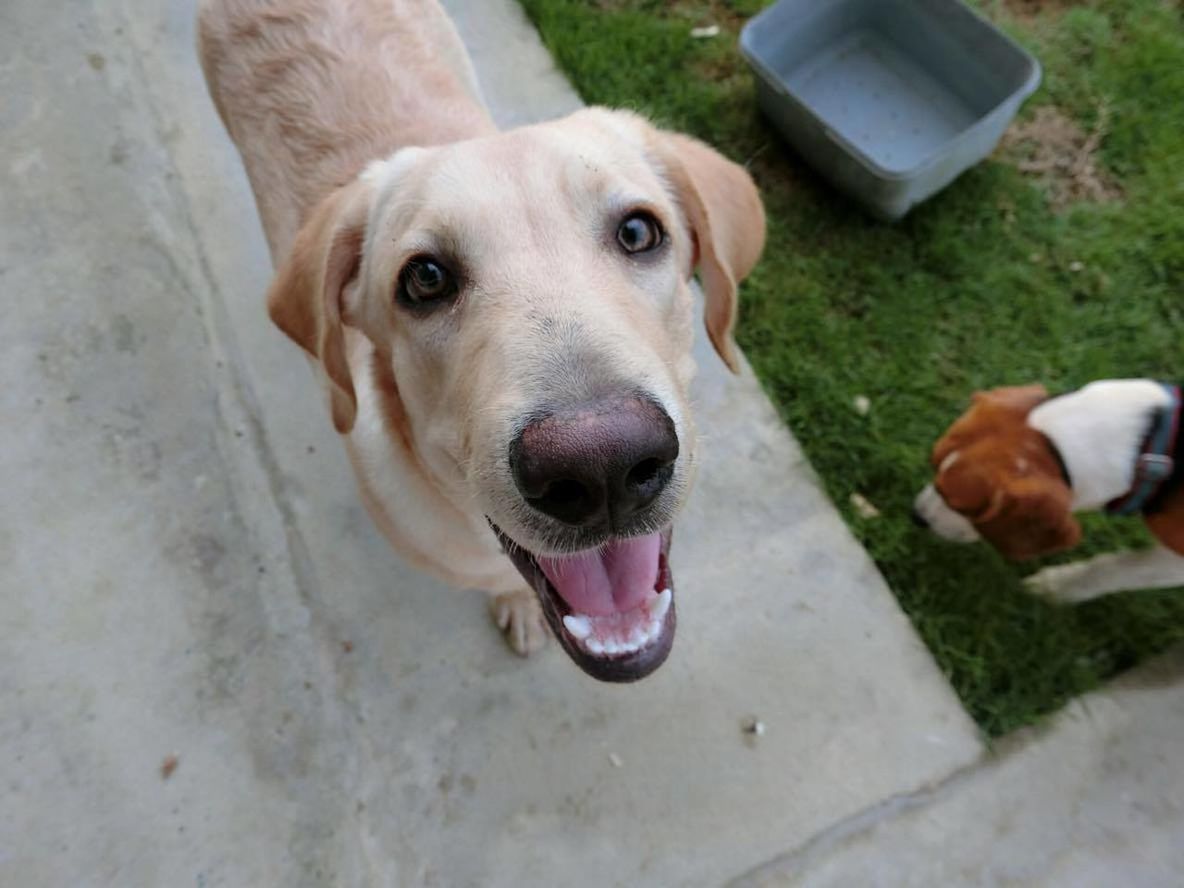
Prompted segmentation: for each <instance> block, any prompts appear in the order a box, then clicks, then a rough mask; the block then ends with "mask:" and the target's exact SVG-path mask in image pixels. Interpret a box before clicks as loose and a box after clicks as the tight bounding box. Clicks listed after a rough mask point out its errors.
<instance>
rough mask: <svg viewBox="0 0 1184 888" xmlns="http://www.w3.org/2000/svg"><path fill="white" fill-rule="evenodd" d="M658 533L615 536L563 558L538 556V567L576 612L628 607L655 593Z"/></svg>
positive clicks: (594, 612)
mask: <svg viewBox="0 0 1184 888" xmlns="http://www.w3.org/2000/svg"><path fill="white" fill-rule="evenodd" d="M661 545H662V539H661V535H660V534H657V533H651V534H650V535H649V536H643V537H633V538H632V539H627V540H614V541H613V542H611V543H609V544H608V545H607V546H604V547H603V548H601V549H597V550H593V551H590V552H581V553H580V554H579V555H570V556H567V557H564V558H547V557H543V556H540V557H539V559H538V563H539V567H540V568H542V571H543V573H544V574H545V575H546V577H547V579H548V580H550V581H551V585H552V586H554V587H555V591H556V592H558V593H559V595H560V596H561V597H562V598H563V600H564V601H566V602H567V604H568V607H570V608H571V609H572V611H573V612H575V613H577V614H588V616H592V617H599V616H607V615H609V614H615V613H624V612H625V611H631V610H633V609H634V608H635V607H637V606H638V605H639V604H641V603H642V602H643V601H645V600H646V599H647V598H648V597H649V596H651V595H653V594H654V583H656V582H657V580H658V552H659V549H660V547H661Z"/></svg>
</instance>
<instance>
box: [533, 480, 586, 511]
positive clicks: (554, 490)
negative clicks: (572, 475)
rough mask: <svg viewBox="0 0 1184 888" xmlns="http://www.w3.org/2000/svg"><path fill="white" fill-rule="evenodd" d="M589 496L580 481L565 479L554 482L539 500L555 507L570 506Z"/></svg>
mask: <svg viewBox="0 0 1184 888" xmlns="http://www.w3.org/2000/svg"><path fill="white" fill-rule="evenodd" d="M587 496H588V489H587V488H586V487H584V485H583V484H581V483H580V482H579V481H572V480H570V479H564V480H562V481H553V482H551V484H549V485H548V486H547V490H546V492H544V493H543V495H542V496H541V497H539V499H541V500H545V501H546V502H548V503H551V504H552V505H555V506H570V505H574V504H575V503H578V502H579V501H580V500H582V499H586V498H587Z"/></svg>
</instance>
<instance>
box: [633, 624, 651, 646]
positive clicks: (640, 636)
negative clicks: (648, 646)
mask: <svg viewBox="0 0 1184 888" xmlns="http://www.w3.org/2000/svg"><path fill="white" fill-rule="evenodd" d="M648 640H649V627H648V626H634V627H633V631H632V632H630V633H629V644H630V645H632V646H633V648H634V649H636V648H639V647H641V646H642V645H643V644H645V643H646V642H647V641H648Z"/></svg>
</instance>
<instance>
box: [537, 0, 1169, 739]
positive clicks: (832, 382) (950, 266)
mask: <svg viewBox="0 0 1184 888" xmlns="http://www.w3.org/2000/svg"><path fill="white" fill-rule="evenodd" d="M522 2H523V5H524V7H525V8H526V10H527V11H528V13H529V14H530V16H531V17H532V18H533V20H534V21H535V23H536V24H537V25H538V27H539V30H540V31H541V32H542V35H543V38H544V40H545V41H546V43H547V45H548V46H549V47H550V49H551V50H552V52H553V53H554V54H555V57H556V58H557V60H558V62H559V64H560V65H561V66H562V67H563V68H564V70H565V71H566V72H567V74H568V75H569V76H570V77H571V79H572V80H573V81H574V83H575V85H576V86H577V87H578V89H579V90H580V91H581V93H582V94H583V96H584V98H585V100H587V101H588V102H590V103H598V104H608V105H618V106H625V107H631V108H636V109H639V110H641V111H643V112H646V113H648V114H649V115H651V116H652V117H653V118H654V119H655V120H656V121H658V122H659V123H661V124H663V125H665V126H668V127H671V128H675V129H680V130H684V131H686V132H690V133H692V134H695V135H697V136H699V137H700V138H703V139H705V140H707V141H708V142H710V143H712V144H714V145H715V146H717V147H718V148H720V149H721V150H722V151H724V152H725V153H727V154H728V155H730V156H731V157H733V158H734V159H737V160H739V161H741V162H745V163H747V164H748V165H749V168H750V169H751V170H752V172H753V175H754V177H755V178H756V180H757V182H758V184H759V185H760V187H761V189H762V193H763V195H764V199H765V203H766V207H767V209H768V212H769V240H768V246H767V248H766V250H765V258H764V260H763V261H762V263H761V264H760V266H759V267H758V269H757V271H756V272H755V273H754V275H753V276H752V277H751V278H750V279H749V280H748V282H747V283H746V284H745V286H744V288H743V295H742V304H741V321H740V328H739V334H738V336H739V341H740V344H741V346H742V347H743V348H744V350H745V352H746V353H747V355H748V357H749V360H750V361H751V362H752V364H753V366H754V367H755V369H756V372H757V374H758V375H759V376H760V378H761V380H762V382H763V384H764V386H765V390H766V391H767V392H768V393H769V395H770V397H771V398H772V399H773V401H774V402H775V403H776V404H777V406H778V408H779V409H780V411H781V414H782V416H784V418H785V420H786V421H787V422H788V423H789V425H790V426H791V428H792V429H793V432H794V434H795V435H796V436H797V438H798V439H799V440H800V441H801V443H802V445H803V446H804V447H805V449H806V452H807V453H808V454H809V457H810V460H811V461H812V463H813V465H814V467H815V468H816V469H817V470H818V472H819V474H820V475H821V476H822V478H823V479H824V481H825V483H826V486H827V489H828V491H829V493H830V495H831V496H832V497H833V499H834V501H835V502H836V503H837V504H838V506H839V508H840V509H841V510H842V511H843V514H844V515H845V516H846V518H847V521H848V522H849V524H850V526H851V527H852V529H853V530H854V532H855V533H856V535H857V536H858V537H859V539H860V540H861V541H862V542H863V543H864V544H865V545H866V546H867V548H868V550H869V551H870V552H871V554H872V556H873V557H874V558H875V560H876V563H877V564H878V565H879V567H880V569H881V570H882V571H883V573H884V575H885V576H886V577H887V579H888V582H889V583H890V585H891V586H892V588H893V589H894V590H895V592H896V594H897V596H898V597H899V599H900V602H901V604H902V605H903V607H904V608H905V610H906V611H907V612H908V613H909V615H910V616H911V617H912V619H913V621H914V623H915V624H916V626H917V629H918V630H919V631H920V633H921V635H922V636H923V637H924V639H925V641H926V642H927V643H928V645H929V647H930V649H931V650H932V652H933V654H934V656H935V657H936V658H937V660H938V662H939V663H940V664H941V667H942V668H943V669H944V670H945V671H946V673H947V674H948V675H949V677H950V680H951V681H952V682H953V684H954V687H955V688H956V689H957V691H958V693H959V694H960V695H961V697H962V700H963V702H964V703H965V704H966V706H967V707H968V708H969V710H970V712H971V713H972V714H973V716H974V717H975V718H976V719H977V720H978V722H979V724H980V725H981V726H982V728H983V729H984V730H985V731H986V732H987V733H989V734H991V735H998V734H1001V733H1003V732H1005V731H1009V730H1011V729H1012V728H1015V727H1017V726H1019V725H1021V724H1024V723H1025V722H1029V721H1031V720H1032V719H1034V718H1036V717H1037V716H1039V715H1041V714H1042V713H1045V712H1048V711H1050V710H1052V709H1054V708H1056V707H1057V706H1059V705H1060V704H1061V703H1062V702H1064V701H1065V700H1066V699H1067V698H1068V697H1070V696H1072V695H1074V694H1078V693H1081V692H1082V691H1084V690H1087V689H1089V688H1091V687H1093V686H1094V685H1096V684H1097V683H1098V682H1099V681H1101V680H1102V679H1104V678H1106V677H1108V676H1110V675H1112V674H1114V673H1115V672H1117V671H1118V670H1120V669H1124V668H1126V667H1128V666H1130V665H1132V664H1133V663H1135V662H1136V661H1138V660H1140V659H1141V658H1143V657H1145V656H1147V655H1149V654H1152V653H1154V652H1156V651H1159V650H1161V649H1163V648H1164V647H1165V646H1167V645H1169V644H1170V643H1172V642H1175V641H1180V640H1184V595H1180V594H1178V593H1177V594H1173V593H1171V592H1147V593H1141V594H1129V595H1118V596H1114V597H1112V598H1110V599H1107V600H1101V601H1096V602H1092V603H1089V604H1087V605H1083V606H1080V607H1077V608H1054V607H1051V606H1048V605H1045V604H1043V603H1041V602H1040V601H1037V600H1035V599H1033V598H1031V597H1029V596H1027V595H1025V594H1024V593H1023V592H1022V590H1021V587H1020V580H1021V578H1022V576H1023V574H1024V573H1025V572H1027V571H1031V570H1033V569H1034V568H1035V567H1037V566H1039V565H1026V566H1023V567H1015V566H1011V565H1009V564H1007V563H1005V562H1004V561H1002V560H1001V559H1000V558H999V557H998V556H996V555H995V554H994V553H993V552H992V551H991V550H989V549H988V548H987V547H986V546H983V545H975V546H969V547H957V546H954V545H950V544H945V543H941V542H938V541H935V540H933V539H931V538H930V537H929V536H927V535H926V534H924V533H922V532H919V531H917V530H915V529H914V528H913V527H912V526H911V524H910V522H909V506H910V504H911V500H912V497H913V495H914V494H915V492H916V491H917V490H918V489H919V488H920V486H921V485H922V484H923V483H924V482H925V481H926V480H928V470H927V456H928V452H929V448H930V446H931V445H932V443H933V441H934V440H935V439H936V438H937V436H938V435H939V434H940V433H941V432H942V431H943V430H944V428H945V427H946V426H947V425H948V424H949V423H950V422H951V421H952V420H953V419H954V418H955V417H956V416H957V415H958V414H959V413H960V412H961V411H962V409H963V408H964V406H965V405H966V403H967V400H968V397H969V395H970V393H971V392H973V391H974V390H975V389H978V388H989V387H993V386H995V385H1001V384H1015V383H1025V382H1031V381H1042V382H1044V383H1045V384H1046V385H1047V386H1048V387H1049V388H1050V389H1052V390H1053V391H1063V390H1068V389H1071V388H1075V387H1077V386H1080V385H1082V384H1084V383H1086V382H1088V381H1090V380H1092V379H1098V378H1106V377H1123V376H1152V377H1159V378H1164V379H1181V378H1184V12H1182V11H1181V7H1180V6H1179V5H1178V4H1176V3H1173V2H1168V0H1095V2H1090V3H1071V2H1068V0H1059V2H1058V0H1044V2H1040V0H1007V2H1004V0H982V2H980V3H979V6H980V8H981V9H983V10H984V11H985V12H986V13H987V14H988V15H989V16H991V17H992V18H994V19H995V20H996V21H998V22H1000V23H1001V24H1002V25H1003V26H1004V27H1005V28H1006V29H1007V30H1008V31H1009V32H1011V33H1012V34H1014V35H1016V36H1017V37H1018V38H1019V39H1020V40H1021V41H1022V42H1023V43H1024V44H1025V45H1027V46H1028V47H1029V48H1031V49H1032V50H1033V51H1034V52H1035V53H1036V55H1037V56H1038V57H1039V58H1040V60H1041V62H1042V64H1043V65H1044V69H1045V80H1044V85H1043V86H1042V87H1041V89H1040V91H1039V92H1038V93H1037V94H1036V95H1035V97H1033V99H1032V100H1030V101H1029V103H1028V105H1027V106H1026V107H1025V109H1024V112H1023V114H1022V116H1021V125H1022V126H1023V127H1024V128H1023V129H1022V130H1021V131H1020V135H1021V136H1023V135H1025V134H1026V135H1027V136H1028V137H1029V138H1027V139H1024V138H1017V137H1015V136H1013V137H1012V138H1011V139H1010V141H1009V143H1008V144H1007V146H1005V147H1004V148H1003V149H1002V150H1001V151H1000V152H997V154H996V155H995V157H994V158H992V159H991V160H989V161H987V162H985V163H983V164H981V165H980V166H978V167H977V168H976V169H974V170H972V171H970V172H969V173H967V174H966V175H964V176H963V177H962V178H961V179H959V180H958V181H957V182H956V183H954V185H952V186H951V187H950V188H948V189H947V190H946V191H945V192H943V193H942V194H941V195H939V196H938V197H936V198H935V199H933V200H932V201H930V202H929V203H927V204H925V205H924V206H922V207H920V208H919V209H917V210H915V211H914V212H913V213H912V214H911V215H910V216H909V217H908V218H907V219H906V220H905V221H904V222H902V223H900V224H898V225H895V226H889V225H883V224H879V223H876V222H873V221H871V220H870V219H868V218H866V217H865V216H864V215H863V214H862V213H861V211H860V210H858V209H857V208H856V207H854V206H853V205H851V204H850V203H848V202H847V201H846V200H845V199H843V198H842V197H841V196H839V195H838V194H837V193H835V192H833V191H832V190H830V188H829V187H828V186H827V185H826V184H824V183H823V182H822V181H820V180H819V179H818V178H817V177H816V176H814V175H813V173H811V172H810V170H809V169H808V168H806V167H805V165H804V164H803V162H802V161H801V160H800V159H799V158H798V157H796V156H795V155H794V154H793V153H792V151H791V150H789V149H788V148H786V147H785V146H784V144H783V143H782V142H781V141H780V140H779V138H778V137H777V135H776V134H775V133H774V132H773V131H772V130H771V129H770V128H769V127H768V126H767V124H766V123H765V122H764V120H763V119H762V118H761V117H760V115H759V113H758V111H757V108H756V104H755V99H754V94H753V82H752V77H751V75H750V73H749V71H748V69H747V67H746V66H745V64H744V62H743V60H742V58H741V57H740V55H739V53H738V50H737V45H736V37H737V34H738V32H739V29H740V27H741V26H742V25H743V23H744V21H745V20H746V19H747V18H748V17H749V16H751V15H752V14H753V13H755V12H757V11H758V10H759V9H760V8H761V7H762V6H764V5H765V4H764V3H762V2H759V0H731V2H728V0H672V2H661V0H522ZM706 24H718V25H720V26H721V27H722V28H723V32H722V33H721V34H720V35H719V36H718V37H716V38H714V39H707V40H695V39H692V38H691V37H690V33H689V32H690V30H691V28H692V27H695V26H699V25H706ZM1040 108H1044V110H1043V111H1038V109H1040ZM1091 136H1092V138H1091ZM1066 152H1068V155H1069V156H1070V157H1071V158H1073V159H1075V160H1076V162H1075V163H1071V164H1067V165H1066V164H1062V165H1061V166H1060V167H1058V165H1057V163H1056V160H1057V159H1058V158H1061V159H1063V158H1064V157H1065V155H1066ZM1070 167H1071V169H1069V168H1070ZM859 395H863V396H865V397H867V398H868V399H870V402H871V410H870V412H868V413H867V415H866V416H861V415H860V414H859V413H858V412H857V411H856V410H855V409H853V406H852V403H853V399H855V398H856V397H857V396H859ZM853 493H860V494H862V495H863V496H865V497H866V498H867V499H869V500H870V501H871V502H872V503H874V504H875V505H876V506H877V507H878V508H879V509H880V511H881V513H882V515H881V517H879V518H873V519H863V518H860V517H859V516H858V515H857V514H856V513H855V511H854V510H853V509H852V508H851V506H850V497H851V495H852V494H853ZM1086 532H1087V542H1086V545H1085V546H1084V547H1083V548H1081V549H1079V550H1077V552H1076V553H1074V557H1081V556H1082V555H1085V554H1088V553H1093V552H1097V551H1102V550H1107V549H1113V548H1116V547H1119V546H1128V545H1142V544H1145V543H1146V542H1147V539H1146V537H1145V535H1144V533H1143V531H1142V529H1141V525H1140V524H1139V523H1137V522H1133V521H1119V520H1110V519H1104V518H1096V520H1090V521H1087V522H1086ZM1062 560H1065V559H1062ZM818 594H819V595H825V594H826V590H825V589H819V590H818Z"/></svg>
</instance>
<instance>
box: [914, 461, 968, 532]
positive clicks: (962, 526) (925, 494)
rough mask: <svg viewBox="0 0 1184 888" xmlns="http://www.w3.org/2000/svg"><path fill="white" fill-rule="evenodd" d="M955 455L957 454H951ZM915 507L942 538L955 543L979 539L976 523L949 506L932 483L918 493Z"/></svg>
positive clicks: (931, 528)
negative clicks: (975, 527)
mask: <svg viewBox="0 0 1184 888" xmlns="http://www.w3.org/2000/svg"><path fill="white" fill-rule="evenodd" d="M954 455H956V454H951V456H954ZM948 458H949V457H947V459H948ZM913 508H914V509H916V510H917V514H918V515H920V516H921V517H922V518H924V519H925V521H926V523H928V525H929V528H930V530H932V531H933V532H934V533H936V534H937V535H938V536H939V537H941V538H942V539H946V540H950V541H951V542H955V543H973V542H975V541H976V540H978V539H979V534H978V531H977V530H975V529H974V525H973V524H971V523H970V522H969V521H968V520H966V518H964V517H963V516H961V515H959V514H958V513H957V512H955V511H954V510H953V509H951V508H950V507H949V506H947V505H946V501H945V500H943V499H942V498H941V494H940V493H938V492H937V488H936V487H934V486H933V485H932V484H927V485H926V486H925V489H924V490H922V491H921V492H920V493H919V494H917V499H916V501H915V502H914V503H913Z"/></svg>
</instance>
